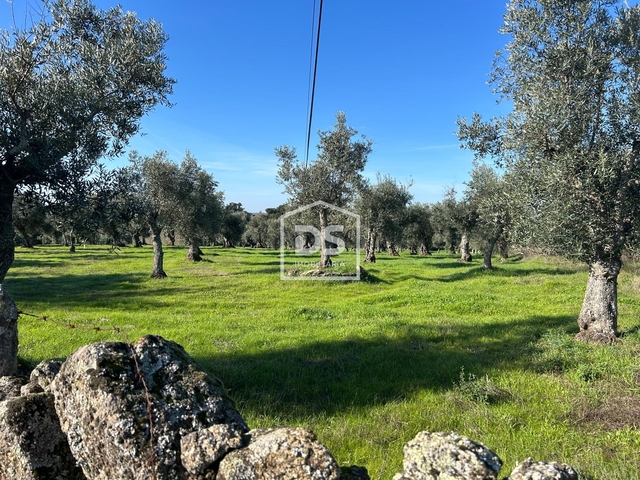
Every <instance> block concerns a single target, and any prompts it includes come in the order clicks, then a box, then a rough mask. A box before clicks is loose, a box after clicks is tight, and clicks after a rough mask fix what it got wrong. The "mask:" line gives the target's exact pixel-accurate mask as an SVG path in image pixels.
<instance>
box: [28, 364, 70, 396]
mask: <svg viewBox="0 0 640 480" xmlns="http://www.w3.org/2000/svg"><path fill="white" fill-rule="evenodd" d="M61 367H62V362H58V361H56V360H45V361H43V362H40V363H39V364H38V365H36V368H34V369H33V370H32V371H31V376H30V377H29V381H31V382H33V383H37V384H38V385H40V386H41V387H42V389H43V390H44V391H45V392H46V391H48V390H49V386H50V385H51V382H52V381H53V379H54V378H55V377H56V375H57V374H58V372H59V371H60V368H61Z"/></svg>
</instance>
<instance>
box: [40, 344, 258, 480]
mask: <svg viewBox="0 0 640 480" xmlns="http://www.w3.org/2000/svg"><path fill="white" fill-rule="evenodd" d="M134 354H135V356H134ZM51 392H52V393H53V395H54V396H55V406H56V411H57V413H58V416H59V417H60V424H61V426H62V430H63V431H64V432H65V433H66V434H67V437H68V439H69V446H70V448H71V452H72V453H73V455H74V456H75V458H76V459H77V461H78V463H79V464H80V466H81V467H82V469H83V471H84V473H85V475H86V477H87V478H88V479H89V480H92V479H104V480H107V479H116V478H117V479H118V480H128V479H132V480H133V479H136V480H143V479H144V480H146V479H150V478H155V479H156V480H162V479H180V480H183V479H189V480H190V479H204V478H207V477H208V473H207V472H200V470H199V469H198V470H197V471H198V472H200V473H197V474H195V475H193V474H191V473H189V471H188V470H187V468H186V467H185V466H184V465H183V464H182V462H181V439H182V438H183V437H186V436H188V435H189V434H190V433H192V432H198V431H201V430H205V429H208V428H209V427H211V426H212V425H227V426H228V427H229V428H228V430H227V431H228V435H229V436H230V437H231V436H232V435H234V434H238V435H240V434H242V433H245V432H247V431H248V430H249V429H248V427H247V425H246V423H245V422H244V420H243V419H242V417H241V416H240V414H239V413H238V411H237V410H236V408H235V406H234V404H233V402H232V401H231V399H230V398H229V397H228V396H227V394H226V391H225V389H224V387H223V385H222V383H221V382H220V381H219V380H218V379H216V378H215V377H213V376H212V375H210V374H209V373H207V372H205V371H204V370H203V369H201V368H200V367H199V366H198V365H197V364H196V363H195V362H194V361H193V360H192V359H191V358H190V357H189V356H188V355H187V354H186V352H185V351H184V349H183V348H182V347H181V346H180V345H178V344H176V343H174V342H171V341H167V340H165V339H163V338H162V337H158V336H154V335H149V336H146V337H143V338H141V339H140V340H138V341H137V342H136V343H134V344H133V345H129V344H127V343H123V342H102V343H96V344H92V345H87V346H85V347H82V348H80V349H79V350H77V351H76V352H75V353H73V354H71V355H70V356H69V357H68V358H67V360H66V362H64V364H63V365H62V368H61V369H60V373H58V375H57V376H56V377H55V379H54V380H53V382H52V383H51ZM150 420H151V421H150Z"/></svg>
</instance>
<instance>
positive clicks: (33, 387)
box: [20, 382, 44, 395]
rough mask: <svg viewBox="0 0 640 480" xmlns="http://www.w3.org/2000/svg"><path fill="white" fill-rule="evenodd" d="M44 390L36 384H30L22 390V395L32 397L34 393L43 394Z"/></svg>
mask: <svg viewBox="0 0 640 480" xmlns="http://www.w3.org/2000/svg"><path fill="white" fill-rule="evenodd" d="M43 392H44V389H43V388H42V387H41V386H40V385H39V384H37V383H35V382H29V383H27V384H26V385H23V386H22V388H20V395H31V394H32V393H43Z"/></svg>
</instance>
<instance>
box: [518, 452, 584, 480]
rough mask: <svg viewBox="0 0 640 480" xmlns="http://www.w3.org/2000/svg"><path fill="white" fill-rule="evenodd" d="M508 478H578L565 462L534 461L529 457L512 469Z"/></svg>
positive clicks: (567, 479)
mask: <svg viewBox="0 0 640 480" xmlns="http://www.w3.org/2000/svg"><path fill="white" fill-rule="evenodd" d="M508 480H578V473H577V472H576V471H575V470H574V469H573V468H572V467H570V466H569V465H567V464H565V463H556V462H535V461H534V460H533V459H532V458H531V457H529V458H527V459H526V460H525V461H524V462H522V463H520V464H518V465H517V466H516V468H514V469H513V472H511V475H509V477H508Z"/></svg>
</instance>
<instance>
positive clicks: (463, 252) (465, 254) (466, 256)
mask: <svg viewBox="0 0 640 480" xmlns="http://www.w3.org/2000/svg"><path fill="white" fill-rule="evenodd" d="M472 259H473V258H472V257H471V253H469V235H467V233H463V234H462V240H460V261H461V262H470V261H471V260H472Z"/></svg>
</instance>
